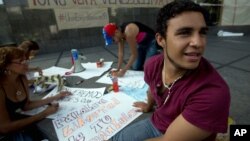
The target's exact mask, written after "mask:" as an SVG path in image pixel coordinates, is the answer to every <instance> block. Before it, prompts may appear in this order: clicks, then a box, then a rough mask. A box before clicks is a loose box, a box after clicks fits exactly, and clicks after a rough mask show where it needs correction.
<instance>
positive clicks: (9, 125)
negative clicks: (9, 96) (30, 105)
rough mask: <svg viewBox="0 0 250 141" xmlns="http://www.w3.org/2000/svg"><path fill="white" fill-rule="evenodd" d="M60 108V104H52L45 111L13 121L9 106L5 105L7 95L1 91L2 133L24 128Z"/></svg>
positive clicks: (0, 131) (0, 127) (0, 129)
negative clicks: (8, 109)
mask: <svg viewBox="0 0 250 141" xmlns="http://www.w3.org/2000/svg"><path fill="white" fill-rule="evenodd" d="M57 109H58V105H51V106H48V108H47V109H46V110H44V111H43V112H41V113H39V114H37V115H34V116H30V117H27V118H24V119H20V120H16V121H11V119H10V117H9V112H8V111H7V108H6V106H5V97H4V96H3V94H1V91H0V111H1V116H0V134H7V133H11V132H14V131H18V130H21V129H23V128H24V127H26V126H28V125H30V124H32V123H34V122H37V121H39V120H41V119H43V118H45V117H46V116H48V115H50V114H52V113H54V112H56V111H57Z"/></svg>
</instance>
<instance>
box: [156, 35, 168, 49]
mask: <svg viewBox="0 0 250 141" xmlns="http://www.w3.org/2000/svg"><path fill="white" fill-rule="evenodd" d="M155 39H156V41H157V43H158V45H160V46H161V47H162V48H164V47H165V46H166V40H165V38H163V37H162V36H161V35H160V33H156V34H155Z"/></svg>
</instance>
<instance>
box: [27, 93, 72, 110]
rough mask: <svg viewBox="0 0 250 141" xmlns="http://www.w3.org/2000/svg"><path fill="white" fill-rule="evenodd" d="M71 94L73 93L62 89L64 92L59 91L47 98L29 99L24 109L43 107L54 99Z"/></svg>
mask: <svg viewBox="0 0 250 141" xmlns="http://www.w3.org/2000/svg"><path fill="white" fill-rule="evenodd" d="M69 95H71V93H70V92H67V91H62V92H60V93H58V94H57V95H55V96H51V97H48V98H46V99H41V100H35V101H30V100H28V101H27V103H26V104H25V106H24V108H23V110H31V109H34V108H38V107H41V106H44V105H48V104H51V103H52V102H53V101H56V100H59V99H62V98H64V97H66V96H69Z"/></svg>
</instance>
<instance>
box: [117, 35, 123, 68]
mask: <svg viewBox="0 0 250 141" xmlns="http://www.w3.org/2000/svg"><path fill="white" fill-rule="evenodd" d="M123 55H124V40H123V39H122V40H120V41H119V42H118V63H117V70H120V69H121V67H122V63H123Z"/></svg>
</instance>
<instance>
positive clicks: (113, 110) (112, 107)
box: [52, 92, 142, 141]
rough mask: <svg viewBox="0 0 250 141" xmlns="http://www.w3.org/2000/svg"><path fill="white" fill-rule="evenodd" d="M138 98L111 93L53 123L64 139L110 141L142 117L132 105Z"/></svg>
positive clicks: (60, 136) (63, 140) (67, 140)
mask: <svg viewBox="0 0 250 141" xmlns="http://www.w3.org/2000/svg"><path fill="white" fill-rule="evenodd" d="M134 102H135V100H134V99H133V98H131V97H129V96H127V95H126V94H123V93H121V92H119V93H109V94H106V95H104V96H103V97H102V98H101V99H100V100H98V101H96V102H94V103H91V104H89V105H88V109H91V110H85V108H83V107H79V108H78V109H77V110H74V111H71V112H69V113H67V114H64V116H61V117H60V118H56V119H54V120H53V121H52V122H53V125H54V128H55V131H56V134H57V137H58V140H60V141H77V140H79V141H93V140H100V141H103V140H108V139H109V138H110V137H112V136H113V135H115V134H116V133H117V132H119V131H120V130H121V129H122V128H124V127H125V126H126V125H128V124H129V123H130V122H132V121H133V120H134V119H136V118H137V117H138V116H140V115H141V114H142V113H141V112H136V111H135V110H136V108H135V107H133V106H132V104H133V103H134Z"/></svg>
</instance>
